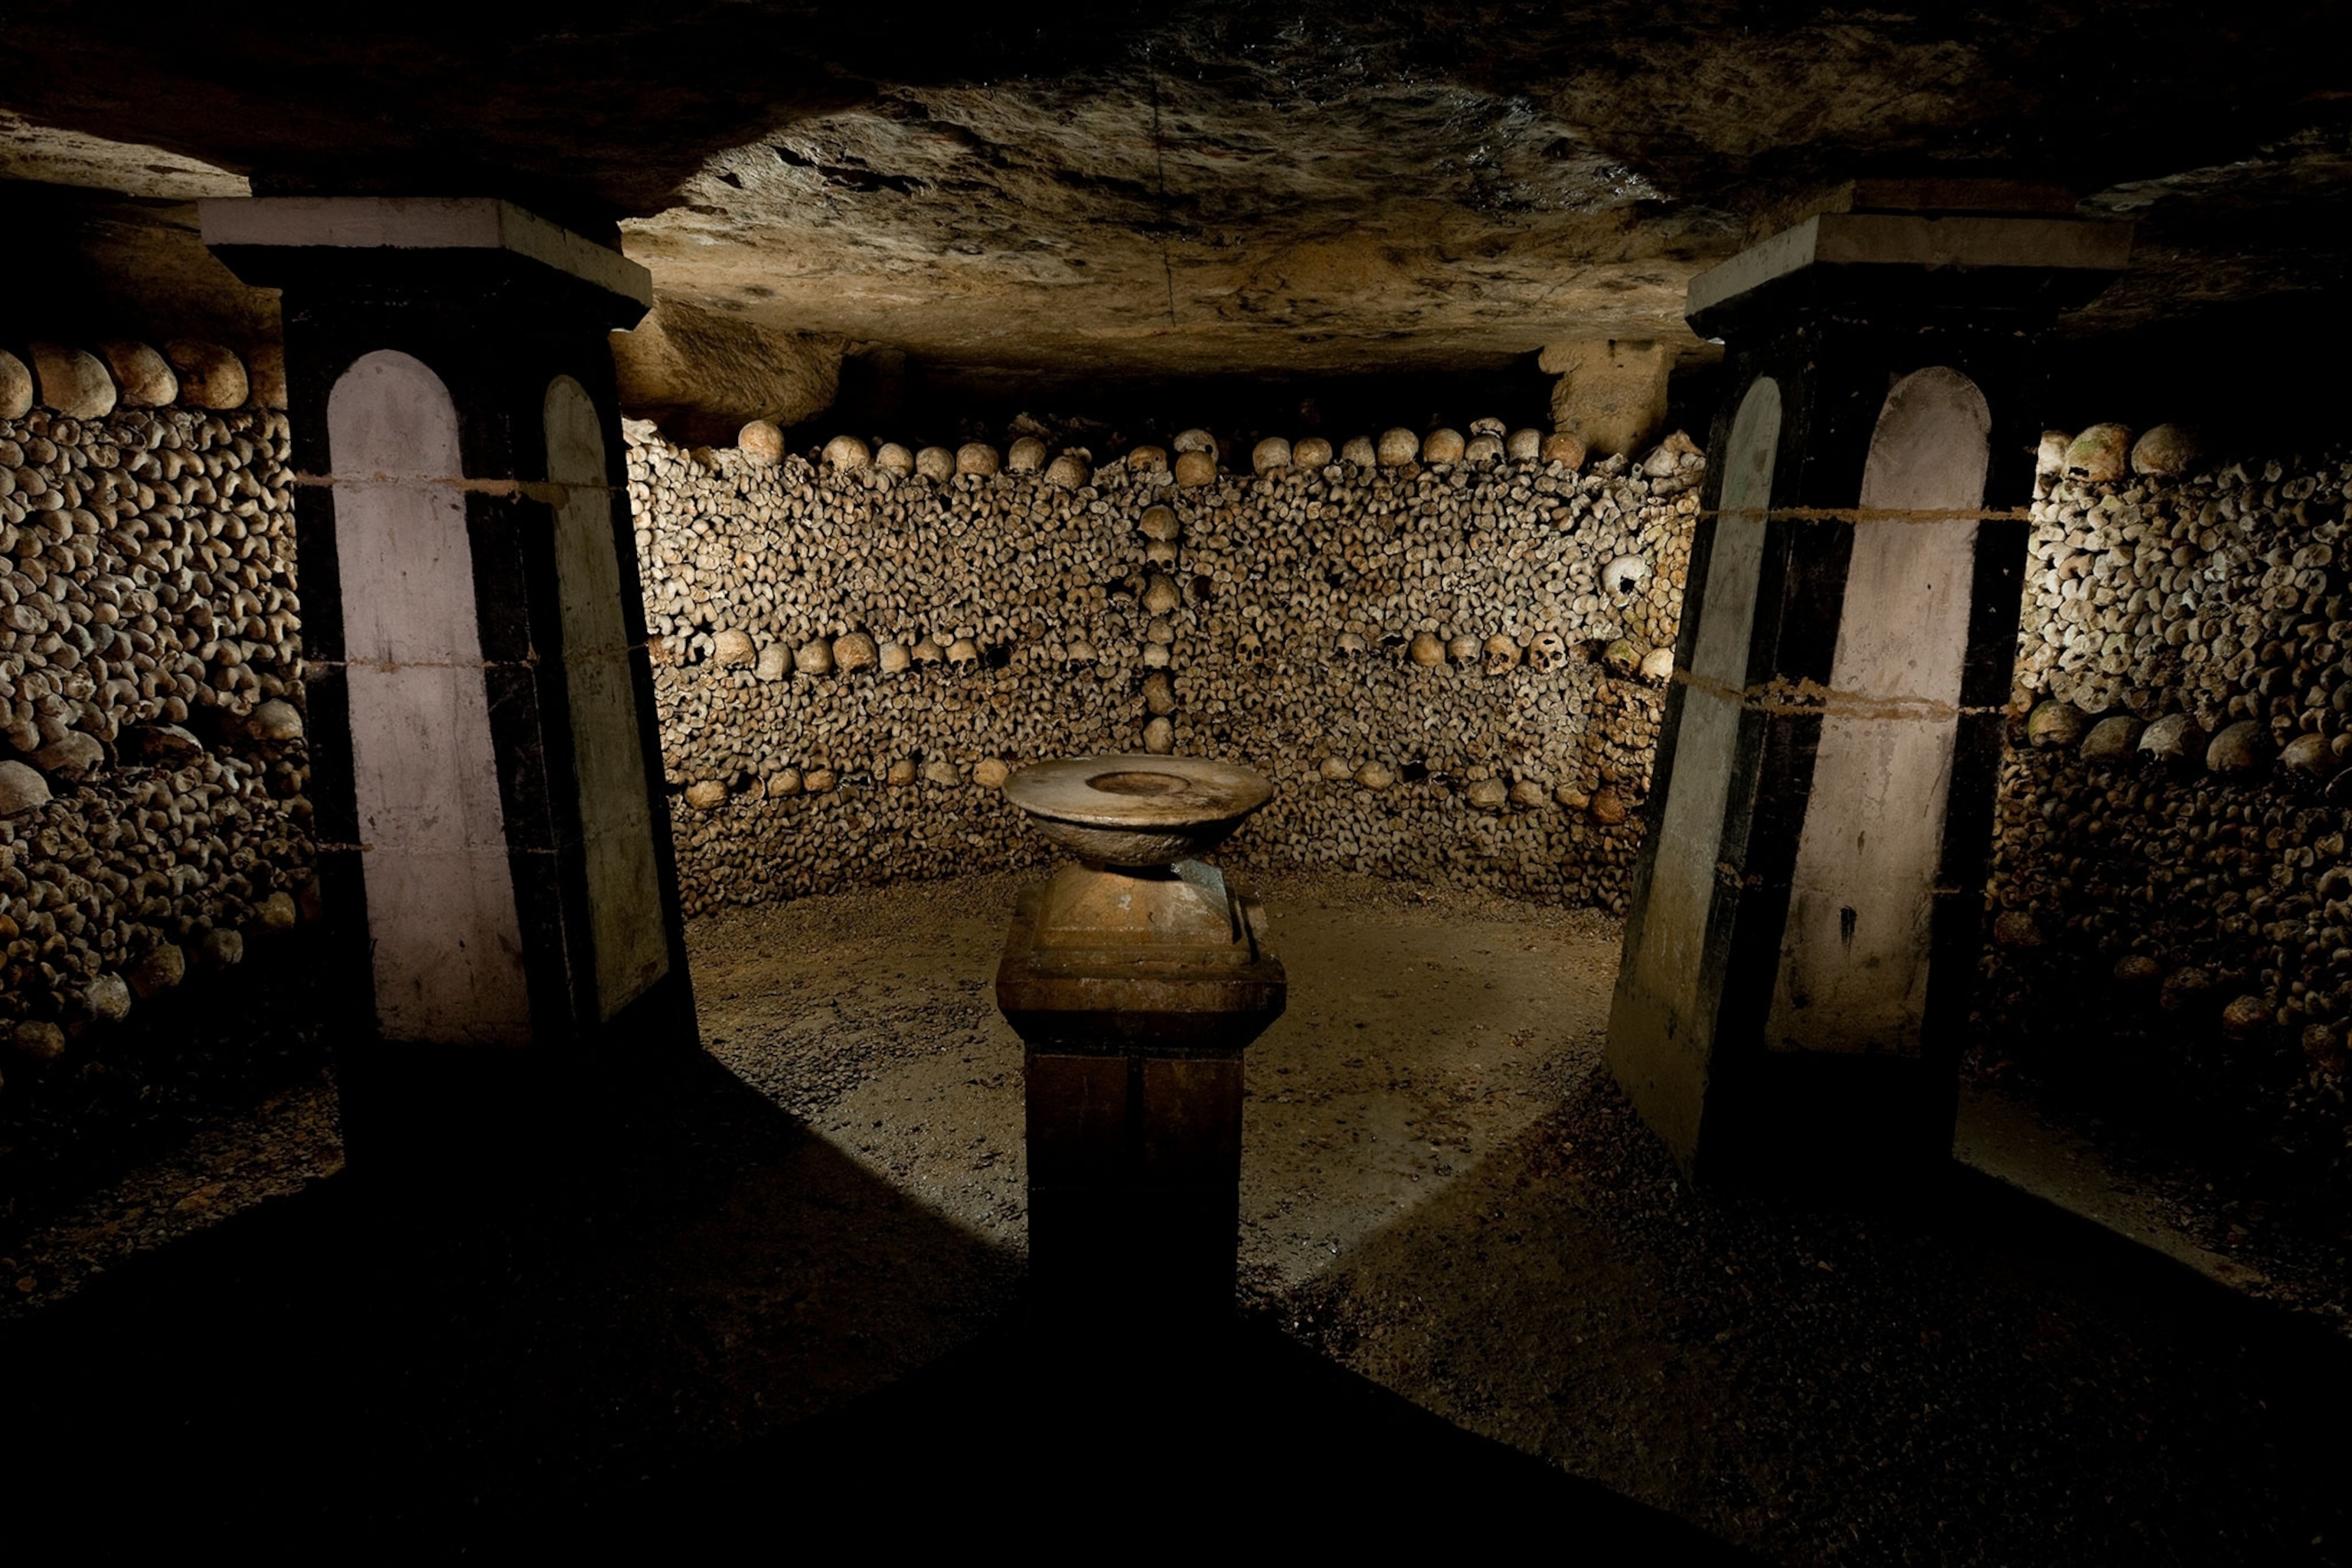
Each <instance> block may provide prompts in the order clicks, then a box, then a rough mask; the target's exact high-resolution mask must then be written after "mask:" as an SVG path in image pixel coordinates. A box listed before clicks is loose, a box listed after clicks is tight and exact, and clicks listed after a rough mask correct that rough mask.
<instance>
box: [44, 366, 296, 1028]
mask: <svg viewBox="0 0 2352 1568" xmlns="http://www.w3.org/2000/svg"><path fill="white" fill-rule="evenodd" d="M104 356H105V357H104V358H103V359H101V358H100V357H99V356H95V355H90V354H87V353H76V352H74V351H68V350H63V349H58V348H55V347H52V346H40V347H36V348H35V349H33V350H32V351H31V352H30V353H29V354H28V355H27V356H26V358H24V359H19V358H18V357H17V356H16V355H13V354H7V353H0V413H4V414H5V416H0V732H5V737H6V740H7V742H8V744H7V746H6V747H5V748H0V757H5V758H6V759H7V760H5V761H0V844H5V845H7V846H9V848H8V851H7V853H8V863H7V868H6V870H5V876H0V880H6V881H7V882H8V883H9V885H10V887H11V889H12V892H11V898H12V900H14V901H12V902H11V903H10V904H9V906H8V907H7V910H6V913H5V917H0V931H5V933H6V935H5V951H6V952H7V954H8V958H7V961H6V963H5V966H0V1021H5V1020H8V1019H14V1020H21V1021H22V1022H23V1023H24V1025H25V1027H26V1029H27V1030H29V1031H30V1033H29V1035H28V1038H31V1039H33V1040H34V1041H35V1048H33V1049H32V1055H33V1056H34V1057H35V1058H40V1056H41V1053H42V1051H43V1050H45V1049H46V1046H44V1045H42V1044H41V1042H44V1041H46V1040H47V1039H48V1034H47V1030H48V1029H49V1028H50V1026H55V1025H62V1026H81V1025H84V1024H87V1023H89V1022H90V1021H92V1020H99V1021H102V1020H104V1019H107V1018H110V1017H113V1016H119V1015H120V1010H121V1008H120V1005H119V1004H120V1003H121V998H122V997H123V996H125V995H129V994H136V993H137V992H138V991H139V990H140V989H141V987H142V985H150V980H152V976H153V975H154V974H157V973H163V971H167V970H169V969H170V968H171V966H172V964H173V959H172V957H171V956H170V954H169V953H168V952H165V950H166V949H181V948H184V947H185V946H186V944H187V943H188V942H198V943H199V944H200V945H201V944H202V943H203V942H210V943H211V944H212V945H211V946H210V947H208V948H205V949H204V951H205V952H210V953H212V954H214V956H215V957H217V956H219V955H220V953H221V952H226V951H227V950H228V949H230V948H233V947H234V946H235V943H234V942H233V941H232V940H231V939H232V937H233V936H234V934H235V933H236V931H239V930H241V929H243V928H244V927H245V926H247V925H248V924H250V923H251V922H252V921H255V920H259V919H263V918H264V916H263V914H262V913H261V910H262V907H263V906H264V905H266V904H267V903H268V898H269V895H270V894H271V893H273V892H275V891H278V890H280V889H283V888H285V887H288V886H292V885H296V884H298V883H299V882H300V881H302V880H303V879H306V878H307V877H308V875H309V871H308V868H309V865H310V847H309V844H308V841H307V837H306V833H305V831H304V829H303V827H302V824H303V822H304V821H305V820H306V819H307V815H308V805H307V803H306V802H305V801H304V800H303V798H302V792H303V791H304V789H305V788H306V787H307V784H308V764H307V755H306V752H305V748H304V745H303V740H302V730H303V719H302V710H301V703H302V691H301V648H300V622H299V614H300V607H299V600H298V598H297V594H296V569H295V561H294V527H293V510H292V501H293V495H292V489H291V474H290V472H289V469H288V468H287V458H288V431H287V426H286V419H285V416H284V415H283V414H281V413H278V412H274V411H271V410H269V409H267V408H257V407H251V406H241V405H251V404H255V403H257V402H259V403H268V402H272V401H281V402H282V388H280V387H278V385H276V384H275V383H274V380H268V379H264V378H263V377H262V376H261V375H260V374H259V373H260V372H262V371H263V370H264V369H268V370H270V371H271V372H272V374H273V376H274V366H270V365H268V364H267V363H266V362H257V364H256V365H255V367H254V369H255V372H256V374H254V375H252V376H249V375H248V374H247V367H246V365H245V364H244V363H243V362H241V361H239V360H238V359H237V358H236V356H235V355H234V354H230V353H226V351H223V350H217V349H214V348H211V347H208V346H206V345H202V344H188V343H174V344H172V345H170V347H169V349H168V351H167V353H164V354H158V353H155V352H154V351H153V350H152V349H146V348H144V347H142V345H139V344H120V343H118V344H110V345H108V346H107V348H106V349H105V351H104ZM27 361H29V364H28V363H27ZM257 361H258V356H257ZM175 398H176V399H177V400H178V401H177V402H176V403H173V399H175ZM19 880H22V881H24V882H25V884H26V885H25V886H23V887H17V886H16V885H15V884H16V882H17V881H19ZM211 933H218V934H216V935H215V934H211ZM154 954H162V955H163V956H160V957H154V958H153V963H152V964H150V963H149V960H150V958H151V956H152V955H154ZM142 965H147V966H148V967H147V968H146V969H144V970H142ZM157 966H160V968H158V967H157ZM142 973H146V974H148V975H149V976H150V980H138V979H136V978H135V977H136V976H139V975H141V974H142ZM126 987H127V988H128V989H127V990H126V989H125V988H126ZM150 988H161V983H160V982H157V983H155V984H153V985H152V986H150Z"/></svg>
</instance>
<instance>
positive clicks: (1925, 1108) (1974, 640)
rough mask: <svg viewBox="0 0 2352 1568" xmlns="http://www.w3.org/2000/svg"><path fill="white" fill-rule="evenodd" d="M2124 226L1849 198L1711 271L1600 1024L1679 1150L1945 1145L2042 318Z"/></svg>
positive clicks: (1822, 1156)
mask: <svg viewBox="0 0 2352 1568" xmlns="http://www.w3.org/2000/svg"><path fill="white" fill-rule="evenodd" d="M1937 191H1938V192H1939V194H1940V195H1942V196H1944V197H1945V198H1948V199H1950V198H1956V197H1960V196H1964V195H1965V194H1966V193H1965V191H1964V190H1963V189H1961V188H1960V187H1958V186H1956V185H1953V184H1945V185H1942V186H1938V187H1937ZM2128 244H2129V233H2128V230H2127V229H2124V228H2121V227H2118V226H2112V225H2105V224H2095V223H2083V222H2076V221H2074V220H2072V219H2065V218H2042V217H2015V216H1986V215H1983V214H1970V213H1967V212H1964V211H1953V210H1946V211H1940V212H1934V213H1919V212H1842V213H1830V214H1823V215H1821V216H1816V217H1813V218H1809V219H1807V220H1805V221H1804V222H1802V223H1801V224H1799V225H1797V226H1795V227H1793V228H1791V229H1790V230H1788V231H1787V232H1784V233H1782V234H1780V235H1779V236H1776V237H1773V238H1771V239H1769V240H1766V241H1764V242H1763V243H1761V244H1759V245H1758V246H1756V247H1752V248H1751V249H1749V250H1748V251H1746V252H1743V253H1742V254H1741V255H1739V256H1738V257H1735V258H1732V259H1731V260H1730V261H1727V262H1726V263H1724V264H1723V265H1722V266H1721V267H1718V268H1715V269H1714V270H1713V271H1711V272H1708V273H1706V274H1704V275H1702V276H1701V277H1699V278H1698V279H1696V280H1694V281H1693V283H1692V285H1691V290H1690V310H1689V316H1690V320H1691V321H1692V323H1693V325H1694V326H1695V327H1696V329H1697V330H1698V331H1700V332H1702V333H1704V334H1706V335H1708V336H1711V337H1718V338H1720V339H1722V340H1724V341H1725V342H1726V343H1727V371H1728V375H1727V386H1728V394H1727V398H1726V401H1725V404H1724V406H1723V409H1722V411H1721V412H1720V414H1719V415H1718V416H1717V421H1716V426H1715V432H1714V438H1713V440H1712V442H1711V443H1710V446H1709V451H1710V454H1711V462H1710V466H1709V473H1708V476H1707V487H1706V493H1705V495H1704V497H1703V500H1704V506H1705V510H1704V511H1703V512H1702V516H1701V521H1700V523H1699V526H1698V529H1697V531H1696V538H1695V540H1694V542H1693V547H1692V554H1691V566H1690V577H1689V583H1688V586H1687V588H1686V590H1685V599H1684V611H1683V622H1682V636H1681V639H1680V643H1679V646H1678V647H1676V649H1675V666H1676V673H1675V686H1674V689H1673V690H1672V692H1671V694H1670V695H1669V698H1668V700H1667V707H1666V714H1665V721H1664V729H1663V732H1662V741H1661V744H1660V747H1659V752H1658V758H1657V763H1656V774H1655V776H1656V780H1657V786H1656V789H1655V790H1654V795H1653V796H1652V802H1651V816H1650V822H1649V831H1648V834H1647V836H1646V837H1645V838H1644V841H1643V850H1642V858H1641V861H1640V864H1639V867H1638V868H1637V871H1636V875H1635V880H1634V889H1633V902H1632V906H1631V909H1630V911H1629V913H1628V916H1627V920H1626V928H1625V947H1624V956H1623V961H1622V969H1621V972H1620V974H1619V979H1618V985H1617V993H1616V998H1615V1003H1614V1006H1613V1009H1612V1015H1611V1019H1610V1041H1609V1061H1610V1065H1611V1068H1612V1070H1613V1071H1614V1073H1615V1074H1616V1076H1617V1079H1618V1080H1619V1081H1620V1082H1621V1083H1622V1085H1623V1086H1624V1088H1625V1089H1626V1091H1627V1093H1628V1094H1629V1095H1631V1096H1632V1098H1633V1100H1634V1102H1635V1103H1636V1105H1637V1106H1639V1108H1640V1109H1641V1111H1642V1113H1643V1117H1644V1118H1645V1119H1646V1120H1647V1121H1649V1123H1650V1125H1651V1126H1652V1127H1653V1128H1654V1129H1655V1130H1656V1131H1658V1133H1659V1134H1660V1136H1661V1137H1663V1138H1664V1141H1665V1142H1667V1144H1668V1145H1669V1146H1670V1147H1671V1148H1672V1150H1673V1151H1674V1152H1675V1155H1676V1157H1677V1158H1678V1159H1679V1160H1681V1161H1682V1162H1683V1163H1684V1164H1685V1167H1686V1168H1689V1167H1696V1168H1698V1169H1699V1170H1701V1171H1702V1172H1705V1171H1709V1170H1714V1171H1722V1170H1726V1169H1729V1168H1734V1167H1745V1168H1747V1169H1748V1170H1751V1171H1769V1172H1780V1173H1793V1172H1796V1171H1798V1170H1801V1169H1807V1168H1810V1169H1812V1170H1815V1171H1818V1172H1821V1173H1828V1174H1831V1175H1832V1176H1833V1177H1836V1178H1840V1179H1859V1178H1863V1177H1864V1175H1865V1173H1901V1172H1906V1171H1914V1170H1917V1169H1921V1168H1924V1167H1925V1166H1926V1165H1928V1164H1931V1163H1939V1162H1941V1161H1942V1160H1943V1159H1945V1158H1946V1157H1947V1156H1948V1153H1949V1150H1950V1141H1951V1123H1952V1114H1953V1100H1954V1089H1955V1076H1954V1074H1955V1066H1956V1058H1957V1053H1958V1048H1959V1046H1960V1043H1961V1034H1962V1031H1963V1029H1964V1028H1965V1026H1966V1023H1967V1017H1968V1009H1969V995H1970V990H1971V986H1972V983H1973V978H1974V974H1975V969H1976V963H1977V958H1978V952H1979V928H1980V925H1981V922H1982V913H1983V889H1984V881H1985V872H1986V862H1987V858H1988V856H1989V854H1990V848H1991V842H1992V806H1993V785H1994V779H1995V769H1996V766H1997V763H1998V761H1999V754H2000V733H2001V725H2002V723H2003V710H2004V706H2005V704H2006V702H2007V700H2008V696H2009V684H2010V672H2011V661H2012V658H2013V657H2014V653H2015V644H2016V637H2017V616H2018V602H2019V584H2020V576H2021V572H2022V569H2023V564H2024V559H2025V542H2026V533H2027V530H2028V526H2029V525H2028V521H2027V519H2026V513H2025V510H2024V509H2025V507H2026V505H2027V504H2028V503H2029V501H2030V500H2031V497H2032V477H2033V453H2034V449H2035V447H2036V445H2037V443H2038V440H2039V436H2040V429H2041V426H2040V423H2039V420H2038V417H2037V416H2038V415H2039V413H2040V410H2038V409H2037V408H2036V407H2035V405H2034V399H2033V396H2032V386H2033V383H2032V352H2033V345H2034V342H2035V339H2036V337H2037V335H2038V334H2039V333H2040V331H2042V329H2043V328H2044V327H2046V326H2047V324H2048V323H2049V321H2051V319H2052V318H2053V316H2054V315H2055V313H2056V312H2057V311H2058V310H2060V309H2062V308H2064V307H2068V306H2072V305H2075V304H2079V303H2081V302H2083V301H2084V300H2087V299H2088V298H2090V297H2091V296H2092V295H2093V294H2095V292H2097V290H2098V289H2101V288H2103V287H2105V284H2106V283H2107V282H2108V281H2109V280H2110V279H2112V278H2113V276H2114V275H2115V273H2116V269H2118V268H2120V267H2121V266H2122V265H2123V263H2124V260H2125V258H2126V251H2127V248H2128Z"/></svg>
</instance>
